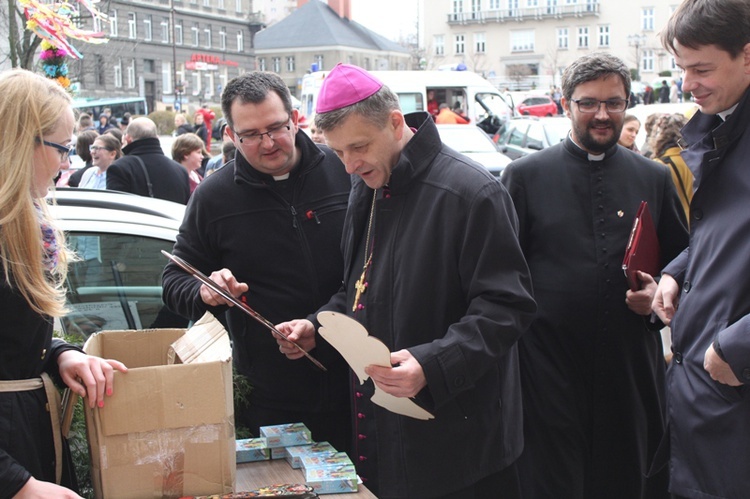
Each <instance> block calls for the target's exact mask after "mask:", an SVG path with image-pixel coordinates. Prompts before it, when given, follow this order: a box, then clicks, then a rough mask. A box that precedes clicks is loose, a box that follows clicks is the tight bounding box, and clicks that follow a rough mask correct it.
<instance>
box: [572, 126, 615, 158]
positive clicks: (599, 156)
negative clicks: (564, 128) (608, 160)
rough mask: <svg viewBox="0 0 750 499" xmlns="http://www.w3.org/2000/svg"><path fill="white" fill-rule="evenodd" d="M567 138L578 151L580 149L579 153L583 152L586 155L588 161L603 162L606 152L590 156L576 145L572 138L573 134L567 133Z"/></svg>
mask: <svg viewBox="0 0 750 499" xmlns="http://www.w3.org/2000/svg"><path fill="white" fill-rule="evenodd" d="M568 136H569V137H570V141H571V142H573V144H574V145H575V146H576V147H577V148H578V149H580V150H581V151H583V152H585V153H586V155H587V156H588V159H589V161H603V160H604V157H605V156H606V155H607V153H606V152H603V153H601V154H591V153H590V152H588V151H587V150H586V149H584V148H583V147H581V146H579V145H578V143H577V142H576V140H575V139H574V138H573V134H572V133H570V132H568Z"/></svg>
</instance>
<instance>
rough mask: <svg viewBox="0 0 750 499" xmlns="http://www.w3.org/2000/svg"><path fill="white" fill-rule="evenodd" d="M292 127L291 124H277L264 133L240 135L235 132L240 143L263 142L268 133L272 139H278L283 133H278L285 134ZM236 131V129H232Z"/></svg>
mask: <svg viewBox="0 0 750 499" xmlns="http://www.w3.org/2000/svg"><path fill="white" fill-rule="evenodd" d="M291 129H292V126H291V125H289V124H285V125H276V126H274V127H271V128H269V129H268V130H267V131H265V132H263V133H250V134H247V135H239V134H238V133H237V132H234V133H235V135H237V138H238V139H240V144H248V145H250V144H260V143H261V142H263V136H264V135H268V138H269V139H271V140H277V139H278V138H279V137H281V136H282V135H278V136H277V135H276V134H277V133H279V134H283V133H284V131H285V130H286V131H287V132H288V131H289V130H291ZM232 131H234V129H232Z"/></svg>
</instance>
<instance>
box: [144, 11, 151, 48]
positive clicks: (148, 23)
mask: <svg viewBox="0 0 750 499" xmlns="http://www.w3.org/2000/svg"><path fill="white" fill-rule="evenodd" d="M143 31H144V33H143V39H144V40H145V41H147V42H150V41H151V35H152V33H151V16H150V15H149V16H146V18H145V19H144V20H143Z"/></svg>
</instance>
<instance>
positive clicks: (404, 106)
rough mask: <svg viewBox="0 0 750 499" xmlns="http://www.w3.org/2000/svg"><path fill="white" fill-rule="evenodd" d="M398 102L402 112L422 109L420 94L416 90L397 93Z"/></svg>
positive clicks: (422, 103)
mask: <svg viewBox="0 0 750 499" xmlns="http://www.w3.org/2000/svg"><path fill="white" fill-rule="evenodd" d="M398 102H399V104H401V111H402V112H403V113H404V114H407V113H414V112H417V111H424V102H423V99H422V94H420V93H418V92H409V93H407V92H403V93H399V94H398Z"/></svg>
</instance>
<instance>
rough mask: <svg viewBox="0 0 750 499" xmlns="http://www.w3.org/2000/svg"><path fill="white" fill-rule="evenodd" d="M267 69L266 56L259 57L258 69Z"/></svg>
mask: <svg viewBox="0 0 750 499" xmlns="http://www.w3.org/2000/svg"><path fill="white" fill-rule="evenodd" d="M265 70H266V58H265V57H259V58H258V71H265Z"/></svg>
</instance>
